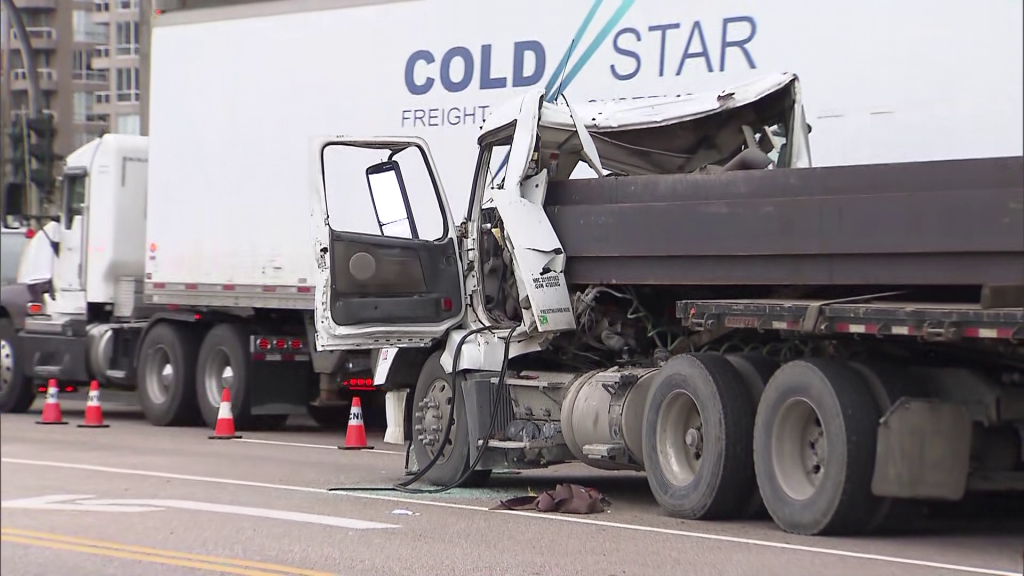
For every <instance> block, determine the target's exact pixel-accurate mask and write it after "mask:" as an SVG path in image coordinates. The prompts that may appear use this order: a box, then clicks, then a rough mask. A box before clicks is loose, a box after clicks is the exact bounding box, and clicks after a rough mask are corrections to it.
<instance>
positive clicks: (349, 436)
mask: <svg viewBox="0 0 1024 576" xmlns="http://www.w3.org/2000/svg"><path fill="white" fill-rule="evenodd" d="M338 449H339V450H373V446H367V445H366V428H365V427H364V426H363V405H362V403H361V402H359V397H358V396H354V397H352V409H351V410H349V413H348V430H345V445H344V446H338Z"/></svg>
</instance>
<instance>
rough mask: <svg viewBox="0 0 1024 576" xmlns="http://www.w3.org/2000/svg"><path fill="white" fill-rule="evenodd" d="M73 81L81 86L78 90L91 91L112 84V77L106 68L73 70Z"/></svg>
mask: <svg viewBox="0 0 1024 576" xmlns="http://www.w3.org/2000/svg"><path fill="white" fill-rule="evenodd" d="M71 81H72V82H74V83H75V84H78V85H79V86H76V87H75V89H76V90H84V91H86V92H91V91H95V90H102V89H104V88H107V87H108V86H110V77H109V76H108V75H107V71H106V70H72V71H71Z"/></svg>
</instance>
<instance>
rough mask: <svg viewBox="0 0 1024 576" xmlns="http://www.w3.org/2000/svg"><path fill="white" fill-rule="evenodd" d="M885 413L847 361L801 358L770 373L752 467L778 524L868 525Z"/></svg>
mask: <svg viewBox="0 0 1024 576" xmlns="http://www.w3.org/2000/svg"><path fill="white" fill-rule="evenodd" d="M879 417H880V411H879V408H878V405H877V404H876V403H875V399H874V397H873V395H872V393H871V390H870V385H869V383H868V382H867V381H866V379H865V378H864V377H863V375H862V374H860V373H859V372H858V371H857V370H855V369H853V368H852V367H850V366H848V365H845V364H842V363H840V362H837V361H833V360H824V359H808V360H797V361H793V362H789V363H788V364H786V365H784V366H783V367H782V368H780V369H779V370H778V371H777V372H776V373H775V375H774V376H772V378H771V380H769V382H768V385H767V386H766V387H765V390H764V394H763V395H762V396H761V403H760V405H759V406H758V410H757V418H756V421H755V424H754V469H755V471H756V473H757V482H758V486H759V487H760V489H761V497H762V498H763V499H764V504H765V507H767V508H768V513H769V514H771V517H772V518H773V519H774V520H775V523H776V524H777V525H778V526H779V527H780V528H782V529H783V530H785V531H787V532H792V533H795V534H806V535H818V534H856V533H861V532H864V531H865V530H866V529H867V528H868V527H869V525H870V524H871V522H872V520H873V519H874V517H875V515H876V511H877V498H876V497H875V496H874V495H872V493H871V477H872V474H873V473H874V467H875V439H876V436H877V428H876V427H877V425H878V419H879Z"/></svg>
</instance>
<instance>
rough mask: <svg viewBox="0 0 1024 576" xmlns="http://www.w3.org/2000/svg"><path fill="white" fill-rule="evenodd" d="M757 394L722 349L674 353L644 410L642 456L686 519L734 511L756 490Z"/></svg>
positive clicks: (661, 497)
mask: <svg viewBox="0 0 1024 576" xmlns="http://www.w3.org/2000/svg"><path fill="white" fill-rule="evenodd" d="M753 424H754V401H753V398H752V396H751V394H750V392H749V390H748V389H747V385H746V383H745V382H744V381H743V377H742V376H741V375H740V373H739V371H737V370H736V368H734V367H733V365H732V364H730V363H729V361H728V360H726V359H725V358H724V357H723V356H721V355H718V354H687V355H683V356H677V357H675V358H673V359H671V360H669V361H668V362H667V363H666V364H665V365H664V366H662V368H661V369H660V370H659V373H658V375H657V380H655V382H654V383H653V384H652V387H651V391H650V394H649V396H648V398H647V406H646V410H645V413H644V435H643V447H644V464H645V467H646V471H647V483H648V484H649V485H650V487H651V492H653V493H654V497H655V499H656V500H657V501H658V503H659V504H660V505H661V506H662V508H664V509H665V510H666V511H667V512H668V513H669V514H670V515H672V516H675V517H679V518H686V519H716V518H735V517H738V516H740V515H741V514H742V513H743V512H744V511H745V509H746V508H747V507H748V506H749V501H750V498H751V496H750V494H751V492H752V491H753V490H754V487H755V484H754V470H753V460H752V456H751V453H752V436H753Z"/></svg>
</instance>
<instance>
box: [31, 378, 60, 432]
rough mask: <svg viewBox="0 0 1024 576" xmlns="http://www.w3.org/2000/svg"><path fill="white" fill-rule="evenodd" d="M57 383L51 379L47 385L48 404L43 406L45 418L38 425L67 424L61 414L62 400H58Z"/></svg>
mask: <svg viewBox="0 0 1024 576" xmlns="http://www.w3.org/2000/svg"><path fill="white" fill-rule="evenodd" d="M58 388H59V387H58V386H57V381H56V380H55V379H53V378H50V381H49V382H47V383H46V404H43V417H42V419H40V420H38V421H37V422H36V424H67V422H65V421H64V418H63V417H62V416H61V413H60V400H58V399H57V390H58Z"/></svg>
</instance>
